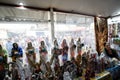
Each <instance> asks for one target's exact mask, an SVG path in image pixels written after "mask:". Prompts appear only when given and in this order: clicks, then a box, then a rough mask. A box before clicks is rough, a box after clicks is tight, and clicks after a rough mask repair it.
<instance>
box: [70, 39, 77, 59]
mask: <svg viewBox="0 0 120 80" xmlns="http://www.w3.org/2000/svg"><path fill="white" fill-rule="evenodd" d="M75 48H76V45H75V44H74V39H73V38H72V39H71V42H70V55H71V59H72V58H75Z"/></svg>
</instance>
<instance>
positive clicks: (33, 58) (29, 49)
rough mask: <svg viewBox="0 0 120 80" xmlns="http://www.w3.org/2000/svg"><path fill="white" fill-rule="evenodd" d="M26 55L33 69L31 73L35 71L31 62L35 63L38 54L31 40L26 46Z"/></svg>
mask: <svg viewBox="0 0 120 80" xmlns="http://www.w3.org/2000/svg"><path fill="white" fill-rule="evenodd" d="M26 57H27V59H28V58H29V59H28V64H29V66H30V70H31V73H33V67H34V66H33V65H32V64H31V62H32V63H35V62H36V54H35V48H34V47H33V46H32V43H31V42H28V44H27V48H26Z"/></svg>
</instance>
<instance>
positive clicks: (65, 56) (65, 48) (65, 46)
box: [61, 39, 68, 63]
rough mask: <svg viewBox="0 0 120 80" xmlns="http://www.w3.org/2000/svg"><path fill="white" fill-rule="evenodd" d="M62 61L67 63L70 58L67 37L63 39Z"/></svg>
mask: <svg viewBox="0 0 120 80" xmlns="http://www.w3.org/2000/svg"><path fill="white" fill-rule="evenodd" d="M61 47H62V50H63V52H62V62H63V63H65V62H66V61H67V60H68V44H67V42H66V39H64V40H63V42H62V44H61Z"/></svg>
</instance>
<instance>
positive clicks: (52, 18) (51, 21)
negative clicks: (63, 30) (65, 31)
mask: <svg viewBox="0 0 120 80" xmlns="http://www.w3.org/2000/svg"><path fill="white" fill-rule="evenodd" d="M50 24H51V27H50V29H51V40H52V42H53V40H54V38H55V35H54V33H55V31H54V12H53V8H50Z"/></svg>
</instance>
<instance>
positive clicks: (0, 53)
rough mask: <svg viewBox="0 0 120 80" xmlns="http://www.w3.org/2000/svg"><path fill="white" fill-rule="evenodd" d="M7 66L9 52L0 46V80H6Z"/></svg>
mask: <svg viewBox="0 0 120 80" xmlns="http://www.w3.org/2000/svg"><path fill="white" fill-rule="evenodd" d="M6 64H7V51H6V50H5V49H3V48H2V45H1V44H0V80H4V77H5V66H6Z"/></svg>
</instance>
